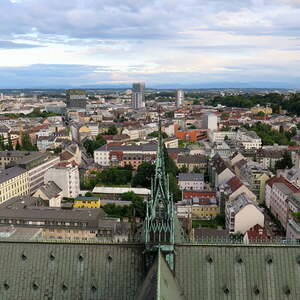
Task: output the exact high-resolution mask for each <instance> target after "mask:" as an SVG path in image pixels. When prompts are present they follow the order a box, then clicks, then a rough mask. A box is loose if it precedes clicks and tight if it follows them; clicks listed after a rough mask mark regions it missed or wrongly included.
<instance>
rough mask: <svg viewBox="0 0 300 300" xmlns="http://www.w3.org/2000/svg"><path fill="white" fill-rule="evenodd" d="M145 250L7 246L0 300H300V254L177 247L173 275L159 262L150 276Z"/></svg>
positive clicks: (1, 252) (1, 250)
mask: <svg viewBox="0 0 300 300" xmlns="http://www.w3.org/2000/svg"><path fill="white" fill-rule="evenodd" d="M143 250H144V247H143V245H142V244H97V243H70V242H69V243H64V242H21V241H19V242H13V241H10V242H4V241H3V240H2V241H0V263H1V269H2V272H1V273H0V286H1V289H0V298H1V299H3V300H6V299H24V300H26V299H30V300H35V299H67V300H68V299H70V300H73V299H97V300H98V299H103V300H108V299H109V300H119V299H123V300H132V299H145V300H146V299H147V300H153V299H165V300H174V299H185V300H221V299H228V300H229V299H235V300H252V299H261V300H265V299H270V300H283V299H299V298H300V286H299V278H300V267H299V265H300V248H299V247H298V246H288V245H281V246H279V245H273V246H271V245H253V246H250V245H247V246H243V245H225V244H219V245H201V244H191V245H187V244H178V245H175V253H176V256H175V262H176V263H175V272H174V273H172V272H171V271H170V270H169V267H168V265H167V264H166V262H165V260H164V258H163V257H162V256H160V257H157V258H156V261H155V262H154V264H153V266H152V268H150V269H149V271H148V272H147V271H146V270H145V268H144V266H145V261H144V255H143ZM158 255H161V254H160V253H158ZM147 274H148V276H147ZM143 295H146V296H145V297H142V296H143ZM162 297H163V298H162Z"/></svg>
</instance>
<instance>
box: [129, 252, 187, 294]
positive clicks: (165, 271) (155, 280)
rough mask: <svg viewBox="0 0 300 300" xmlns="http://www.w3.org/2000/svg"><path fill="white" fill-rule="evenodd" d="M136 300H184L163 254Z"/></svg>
mask: <svg viewBox="0 0 300 300" xmlns="http://www.w3.org/2000/svg"><path fill="white" fill-rule="evenodd" d="M134 299H135V300H156V299H157V300H162V299H164V300H184V298H183V292H182V290H181V288H180V287H179V285H178V283H177V281H176V279H175V277H174V274H173V273H172V271H171V270H170V268H169V266H168V264H167V262H166V261H165V259H164V257H163V255H162V254H161V252H159V253H158V254H157V257H156V259H155V262H154V264H153V265H152V267H151V268H150V270H149V272H148V274H147V276H146V278H145V280H144V282H143V284H142V286H141V288H140V290H139V291H138V294H137V296H136V297H135V298H134Z"/></svg>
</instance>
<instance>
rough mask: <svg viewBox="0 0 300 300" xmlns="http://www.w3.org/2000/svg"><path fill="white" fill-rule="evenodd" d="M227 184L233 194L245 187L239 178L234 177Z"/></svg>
mask: <svg viewBox="0 0 300 300" xmlns="http://www.w3.org/2000/svg"><path fill="white" fill-rule="evenodd" d="M226 184H227V185H229V187H230V189H231V192H232V193H233V192H234V191H236V190H237V189H238V188H239V187H241V186H242V185H243V183H242V182H241V180H240V179H239V178H238V177H237V176H234V177H232V178H231V179H230V180H228V181H227V182H226Z"/></svg>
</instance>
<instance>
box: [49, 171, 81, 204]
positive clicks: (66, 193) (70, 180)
mask: <svg viewBox="0 0 300 300" xmlns="http://www.w3.org/2000/svg"><path fill="white" fill-rule="evenodd" d="M48 181H54V182H55V183H56V184H57V185H58V186H59V187H60V188H61V189H62V191H63V197H69V198H75V197H77V196H78V195H79V191H80V182H79V171H78V167H77V166H76V167H72V166H66V167H56V168H51V169H49V170H48V171H47V172H46V174H45V183H47V182H48Z"/></svg>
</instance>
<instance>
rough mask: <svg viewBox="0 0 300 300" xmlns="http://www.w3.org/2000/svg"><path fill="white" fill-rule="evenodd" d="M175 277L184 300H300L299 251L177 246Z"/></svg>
mask: <svg viewBox="0 0 300 300" xmlns="http://www.w3.org/2000/svg"><path fill="white" fill-rule="evenodd" d="M175 252H176V257H175V262H176V263H175V265H176V267H175V274H176V278H177V280H178V282H179V285H180V286H181V288H182V289H183V291H184V296H185V297H186V299H187V300H219V299H227V300H229V299H235V300H253V299H261V300H265V299H270V300H283V299H300V286H299V278H300V277H299V276H300V266H299V257H300V256H299V255H300V248H299V247H293V246H267V245H265V246H238V245H202V246H200V245H177V246H176V247H175Z"/></svg>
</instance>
